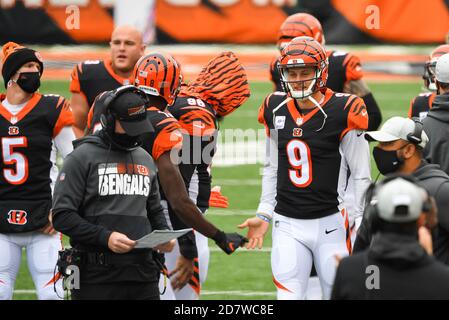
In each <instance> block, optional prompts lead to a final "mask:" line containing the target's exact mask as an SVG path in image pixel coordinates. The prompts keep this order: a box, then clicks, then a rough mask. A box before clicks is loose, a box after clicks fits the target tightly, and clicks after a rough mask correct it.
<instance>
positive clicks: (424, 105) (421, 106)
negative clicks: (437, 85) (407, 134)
mask: <svg viewBox="0 0 449 320" xmlns="http://www.w3.org/2000/svg"><path fill="white" fill-rule="evenodd" d="M435 97H436V93H435V92H425V93H420V94H419V95H418V96H417V97H415V98H413V99H412V101H410V108H409V110H408V117H409V118H419V119H420V120H423V119H424V118H425V117H427V114H428V113H429V111H430V109H432V103H433V100H434V99H435Z"/></svg>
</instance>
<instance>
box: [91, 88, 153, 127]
mask: <svg viewBox="0 0 449 320" xmlns="http://www.w3.org/2000/svg"><path fill="white" fill-rule="evenodd" d="M126 92H133V93H136V94H138V95H139V96H141V97H142V99H143V100H144V101H145V104H146V103H147V102H148V96H147V95H146V94H145V92H143V91H142V90H140V89H139V88H137V87H136V86H133V85H126V86H122V87H119V88H117V89H115V90H111V91H106V92H105V93H104V94H103V95H102V96H101V99H102V100H103V106H104V110H103V112H102V114H101V116H100V123H101V126H102V127H103V129H104V130H105V131H106V132H109V133H111V132H112V131H114V129H115V120H116V117H115V116H114V114H113V112H111V106H112V105H113V103H114V101H115V100H116V99H117V98H118V97H120V96H121V95H122V94H124V93H126Z"/></svg>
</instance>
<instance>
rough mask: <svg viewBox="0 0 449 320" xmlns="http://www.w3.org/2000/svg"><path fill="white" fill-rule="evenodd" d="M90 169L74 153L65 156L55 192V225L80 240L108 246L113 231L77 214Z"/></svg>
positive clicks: (90, 243)
mask: <svg viewBox="0 0 449 320" xmlns="http://www.w3.org/2000/svg"><path fill="white" fill-rule="evenodd" d="M87 172H88V168H86V167H85V165H83V163H82V162H81V161H78V160H77V159H76V158H75V157H74V156H68V157H67V158H66V159H65V161H64V165H63V167H62V169H61V172H60V174H59V176H58V178H57V180H56V185H55V191H54V195H53V208H52V216H53V225H54V227H55V229H56V230H58V231H60V232H62V233H63V234H66V235H67V236H69V237H70V238H72V239H74V240H76V241H78V242H82V243H85V244H89V245H95V246H103V247H106V248H107V247H108V239H109V236H110V235H111V233H112V232H111V231H109V230H107V229H106V228H104V227H102V226H98V225H95V224H92V223H90V222H88V221H87V220H85V219H83V218H82V217H81V216H80V215H79V213H78V210H79V208H80V207H81V205H82V201H83V198H84V193H85V188H86V181H87Z"/></svg>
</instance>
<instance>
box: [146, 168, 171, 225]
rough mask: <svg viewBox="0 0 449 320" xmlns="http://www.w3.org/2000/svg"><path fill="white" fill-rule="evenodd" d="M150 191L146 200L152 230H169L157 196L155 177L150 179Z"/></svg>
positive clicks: (159, 198) (157, 188)
mask: <svg viewBox="0 0 449 320" xmlns="http://www.w3.org/2000/svg"><path fill="white" fill-rule="evenodd" d="M151 179H152V183H151V190H150V194H149V195H148V200H147V214H148V219H149V220H150V223H151V228H152V229H153V230H164V229H170V228H169V227H168V225H167V221H166V220H165V216H164V209H163V208H162V205H161V196H160V194H159V183H158V182H157V178H156V175H154V176H153V177H151Z"/></svg>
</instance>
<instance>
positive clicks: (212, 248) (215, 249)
mask: <svg viewBox="0 0 449 320" xmlns="http://www.w3.org/2000/svg"><path fill="white" fill-rule="evenodd" d="M209 249H210V252H223V250H221V249H220V248H216V247H211V248H209ZM253 252H268V253H269V252H271V248H268V247H262V249H259V248H257V249H254V250H248V249H245V248H240V249H238V250H237V251H235V252H234V253H233V254H237V253H253Z"/></svg>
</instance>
